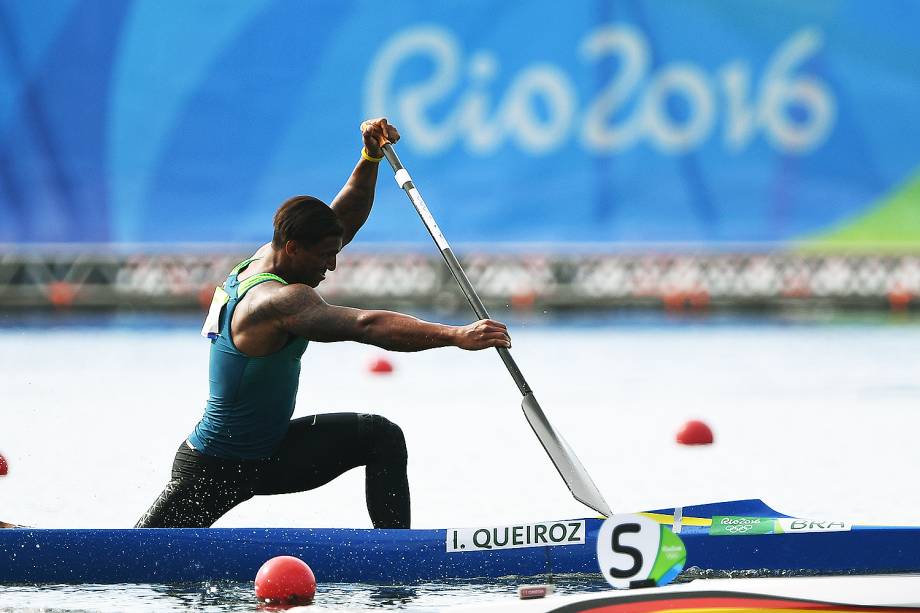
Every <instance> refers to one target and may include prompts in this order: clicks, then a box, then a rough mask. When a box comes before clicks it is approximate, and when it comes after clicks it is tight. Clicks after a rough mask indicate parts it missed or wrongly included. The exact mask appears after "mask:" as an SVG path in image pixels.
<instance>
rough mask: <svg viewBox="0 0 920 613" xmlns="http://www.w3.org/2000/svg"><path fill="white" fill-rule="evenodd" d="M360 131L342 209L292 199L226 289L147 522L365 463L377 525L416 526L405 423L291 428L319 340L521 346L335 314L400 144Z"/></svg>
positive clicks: (484, 327) (402, 347) (404, 319)
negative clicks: (197, 411) (200, 392)
mask: <svg viewBox="0 0 920 613" xmlns="http://www.w3.org/2000/svg"><path fill="white" fill-rule="evenodd" d="M361 134H362V139H363V141H364V149H363V150H362V151H361V159H360V160H359V161H358V164H357V166H356V167H355V169H354V171H352V173H351V177H350V178H349V179H348V182H347V183H346V184H345V186H344V187H343V188H342V190H341V191H340V192H339V193H338V195H337V196H336V197H335V199H334V200H333V201H332V206H331V208H330V207H329V206H326V205H325V204H323V203H322V202H321V201H320V200H318V199H316V198H313V197H310V196H297V197H294V198H291V199H289V200H288V201H287V202H285V203H284V204H282V205H281V207H280V208H279V209H278V211H277V212H276V213H275V218H274V237H273V239H272V242H271V243H268V244H266V245H263V246H262V247H261V248H260V249H259V250H258V251H257V252H256V253H255V255H254V256H253V257H252V258H250V259H248V260H246V261H244V262H242V263H241V264H239V265H238V266H237V267H236V268H234V269H233V271H232V272H231V273H230V275H229V276H228V277H227V280H226V281H225V282H224V285H223V288H222V290H221V291H218V292H217V294H216V295H215V301H214V303H212V310H211V314H210V316H209V319H208V322H206V328H207V327H208V325H209V324H210V326H211V327H210V332H211V333H210V334H209V336H210V337H211V338H212V340H211V355H210V365H209V377H208V379H209V382H210V394H209V397H208V403H207V406H206V408H205V413H204V416H203V417H202V418H201V421H199V422H198V424H197V425H196V426H195V429H194V430H193V431H192V433H191V434H190V435H189V436H188V439H187V440H184V441H182V444H181V445H179V450H178V451H177V452H176V456H175V459H174V461H173V466H172V478H171V480H170V481H169V483H168V484H167V485H166V488H165V489H164V490H163V492H162V493H161V494H160V496H159V498H157V500H156V501H155V502H154V503H153V506H151V507H150V509H149V510H148V511H147V513H146V514H145V515H144V516H143V517H142V518H141V519H140V520H139V521H138V522H137V526H136V527H138V528H155V527H207V526H210V525H211V524H213V523H214V522H215V521H217V519H218V518H220V517H221V516H222V515H223V514H224V513H226V512H227V511H229V510H230V509H231V508H233V507H234V506H236V505H237V504H239V503H241V502H243V501H245V500H248V499H250V498H252V497H253V496H254V495H267V494H286V493H291V492H302V491H306V490H311V489H314V488H317V487H319V486H321V485H323V484H325V483H328V482H329V481H331V480H332V479H335V478H336V477H338V476H339V475H341V474H342V473H344V472H346V471H348V470H350V469H352V468H355V467H357V466H364V467H365V479H366V497H367V510H368V512H369V513H370V517H371V521H372V523H373V525H374V527H376V528H408V527H409V519H410V512H409V483H408V479H407V477H406V458H407V453H406V443H405V440H404V438H403V434H402V431H401V430H400V429H399V427H398V426H397V425H395V424H393V423H392V422H390V421H388V420H387V419H385V418H383V417H380V416H379V415H364V414H358V413H334V414H319V415H311V416H309V417H301V418H298V419H294V420H291V415H292V414H293V412H294V400H295V397H296V396H297V384H298V379H299V376H300V357H301V355H302V354H303V352H304V350H305V349H306V348H307V343H308V342H309V341H318V342H334V341H358V342H359V343H367V344H370V345H377V346H378V347H383V348H384V349H389V350H392V351H421V350H423V349H433V348H435V347H448V346H453V347H459V348H461V349H467V350H479V349H486V348H488V347H510V346H511V339H510V338H509V337H508V331H507V329H506V328H505V326H504V325H503V324H500V323H498V322H495V321H492V320H482V321H478V322H476V323H473V324H470V325H467V326H447V325H443V324H438V323H430V322H426V321H421V320H419V319H416V318H415V317H411V316H409V315H403V314H401V313H394V312H391V311H367V310H362V309H353V308H347V307H340V306H334V305H331V304H327V303H326V302H325V301H324V300H323V298H322V297H321V296H320V295H319V294H318V293H317V292H316V290H315V289H314V288H315V287H316V286H318V285H319V284H320V283H321V282H322V281H323V279H325V274H326V272H328V271H330V270H335V263H336V255H337V254H338V253H339V251H341V249H342V247H343V246H344V245H347V244H348V243H349V242H350V241H351V239H352V238H354V236H355V233H356V232H357V231H358V230H359V229H360V228H361V226H362V225H364V222H365V221H366V220H367V216H368V214H369V213H370V210H371V205H372V203H373V201H374V189H375V185H376V182H377V168H378V164H379V162H380V160H381V159H382V158H383V152H382V150H381V147H382V146H383V145H384V144H385V143H388V142H390V143H395V142H396V141H398V140H399V132H398V131H397V130H396V128H395V127H394V126H392V125H389V124H388V123H387V121H386V119H375V120H371V121H365V122H364V123H362V124H361ZM203 332H205V331H204V330H203Z"/></svg>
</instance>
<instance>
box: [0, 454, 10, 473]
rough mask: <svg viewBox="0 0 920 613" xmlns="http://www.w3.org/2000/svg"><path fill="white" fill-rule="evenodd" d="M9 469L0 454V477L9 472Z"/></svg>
mask: <svg viewBox="0 0 920 613" xmlns="http://www.w3.org/2000/svg"><path fill="white" fill-rule="evenodd" d="M9 469H10V467H9V465H8V464H7V463H6V458H4V457H3V454H2V453H0V477H2V476H3V475H5V474H6V473H7V472H8V471H9Z"/></svg>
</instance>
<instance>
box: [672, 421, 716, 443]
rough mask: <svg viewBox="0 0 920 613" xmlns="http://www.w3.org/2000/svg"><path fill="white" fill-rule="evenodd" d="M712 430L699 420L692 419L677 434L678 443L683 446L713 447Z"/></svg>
mask: <svg viewBox="0 0 920 613" xmlns="http://www.w3.org/2000/svg"><path fill="white" fill-rule="evenodd" d="M712 441H713V436H712V428H710V427H709V426H708V425H706V424H705V423H704V422H701V421H699V420H697V419H691V420H690V421H688V422H687V423H685V424H684V427H683V428H681V429H680V430H679V431H678V433H677V442H678V443H680V444H681V445H711V444H712Z"/></svg>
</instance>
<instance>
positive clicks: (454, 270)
mask: <svg viewBox="0 0 920 613" xmlns="http://www.w3.org/2000/svg"><path fill="white" fill-rule="evenodd" d="M383 154H384V155H385V156H386V158H387V161H388V162H389V163H390V166H392V167H393V172H394V173H396V183H398V184H399V186H400V187H401V188H402V189H403V191H405V192H406V195H407V196H408V197H409V200H410V201H411V202H412V206H414V207H415V210H416V212H417V213H418V215H419V217H421V218H422V223H424V224H425V227H426V228H428V232H429V233H430V234H431V238H433V239H434V242H435V244H437V246H438V249H440V250H441V255H442V256H443V257H444V261H445V262H446V263H447V267H448V269H450V272H451V274H453V276H454V279H456V280H457V283H459V284H460V289H462V290H463V293H464V295H466V299H467V300H469V302H470V306H472V307H473V311H474V312H475V313H476V315H477V316H478V317H479V318H481V319H488V318H489V313H488V311H486V307H485V305H483V304H482V300H480V299H479V295H478V294H477V293H476V290H474V289H473V286H472V284H471V283H470V280H469V278H467V276H466V273H465V272H464V271H463V267H462V266H460V262H459V261H458V260H457V257H456V256H455V255H454V252H453V251H452V250H451V248H450V245H449V244H448V243H447V239H446V238H444V235H443V234H442V233H441V229H440V228H438V224H437V222H436V221H435V220H434V217H432V215H431V212H430V211H429V210H428V206H427V205H426V204H425V201H424V200H423V199H422V196H421V194H419V192H418V188H416V187H415V184H414V183H413V182H412V177H410V176H409V172H408V171H407V170H406V169H405V168H404V167H403V165H402V162H400V161H399V157H398V156H397V155H396V151H394V150H393V147H392V146H391V145H389V144H387V145H384V146H383ZM496 349H497V350H498V355H499V356H501V359H502V362H504V363H505V368H507V369H508V372H509V373H510V374H511V378H512V379H514V382H515V384H516V385H517V386H518V389H519V390H520V391H521V395H522V396H523V397H524V398H523V400H522V401H521V409H522V410H523V411H524V416H525V417H526V419H527V423H528V424H530V427H531V428H532V429H533V432H534V434H535V435H536V437H537V439H538V440H539V441H540V444H541V445H543V449H544V450H545V451H546V453H547V455H548V456H549V458H550V460H552V462H553V465H554V466H555V467H556V470H557V471H558V472H559V476H560V477H562V480H563V481H565V484H566V485H567V486H568V488H569V491H570V492H571V493H572V495H573V496H574V497H575V499H576V500H578V501H580V502H582V503H584V504H585V505H587V506H589V507H591V508H592V509H594V510H595V511H597V512H598V513H601V514H602V515H605V516H607V517H609V516H610V515H612V514H613V511H612V510H611V509H610V506H609V505H608V504H607V502H606V501H605V500H604V497H603V495H602V494H601V493H600V490H598V489H597V486H596V485H595V484H594V481H593V480H592V479H591V476H590V475H589V474H588V471H586V470H585V467H584V466H582V464H581V462H580V461H579V460H578V457H577V456H576V455H575V452H574V451H572V449H571V448H570V447H569V445H568V443H566V442H565V439H563V438H562V435H560V434H559V433H558V432H557V431H556V429H555V428H553V425H552V424H551V423H550V422H549V420H548V419H547V418H546V414H545V413H544V412H543V409H542V408H540V404H539V403H538V402H537V399H536V397H535V396H534V394H533V390H531V389H530V386H529V385H527V381H526V380H525V379H524V375H522V374H521V370H520V369H519V368H518V366H517V364H516V363H515V362H514V359H513V358H512V357H511V352H510V351H508V349H506V348H505V347H497V348H496Z"/></svg>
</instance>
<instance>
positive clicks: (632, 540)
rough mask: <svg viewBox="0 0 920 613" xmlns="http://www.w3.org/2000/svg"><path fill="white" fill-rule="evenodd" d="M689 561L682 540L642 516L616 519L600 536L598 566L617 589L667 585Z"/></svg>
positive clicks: (603, 529)
mask: <svg viewBox="0 0 920 613" xmlns="http://www.w3.org/2000/svg"><path fill="white" fill-rule="evenodd" d="M686 561H687V550H686V549H685V548H684V543H683V541H681V540H680V537H679V536H677V535H676V534H674V533H673V532H671V530H670V529H669V528H667V527H666V526H663V525H661V524H659V523H658V522H656V521H655V520H653V519H649V518H648V517H644V516H642V515H614V516H612V517H610V518H608V519H607V520H606V521H605V522H604V523H603V524H602V525H601V529H600V531H599V532H598V534H597V563H598V566H599V567H600V570H601V574H602V575H604V578H605V579H606V580H607V582H608V583H609V584H610V585H612V586H613V587H615V588H617V589H624V588H630V587H652V586H657V585H665V584H666V583H669V582H670V581H671V580H672V579H674V577H676V576H677V574H678V573H680V571H681V570H683V568H684V563H685V562H686Z"/></svg>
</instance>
